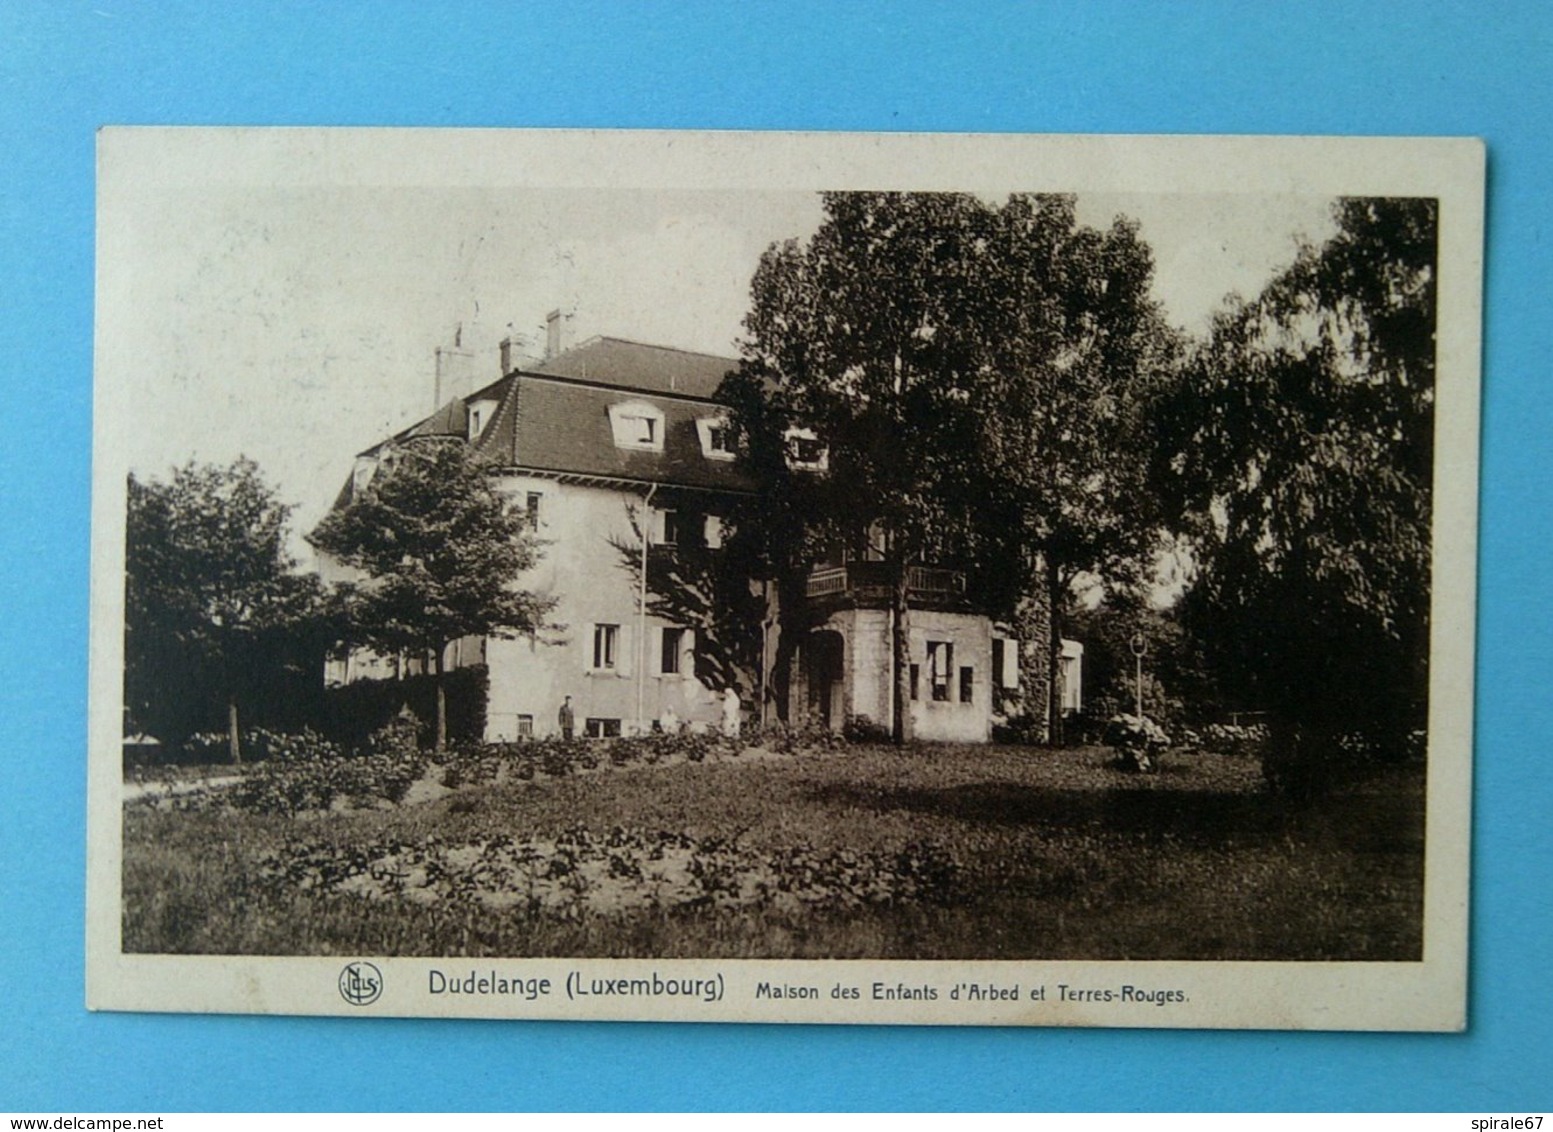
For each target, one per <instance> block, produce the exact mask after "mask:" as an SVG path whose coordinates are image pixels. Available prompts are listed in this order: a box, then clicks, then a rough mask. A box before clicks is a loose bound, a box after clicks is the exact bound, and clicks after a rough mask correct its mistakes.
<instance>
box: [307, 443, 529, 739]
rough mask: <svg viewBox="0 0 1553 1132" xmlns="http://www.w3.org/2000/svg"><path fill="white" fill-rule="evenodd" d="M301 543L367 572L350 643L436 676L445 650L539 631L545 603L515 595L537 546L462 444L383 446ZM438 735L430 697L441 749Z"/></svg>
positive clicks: (357, 594)
mask: <svg viewBox="0 0 1553 1132" xmlns="http://www.w3.org/2000/svg"><path fill="white" fill-rule="evenodd" d="M309 539H310V541H311V542H312V543H313V545H314V546H316V547H317V548H318V549H319V550H321V551H323V552H324V553H326V554H329V555H331V556H332V557H334V558H336V559H338V560H339V561H341V562H343V563H345V564H346V565H348V566H352V567H355V568H356V569H358V570H361V571H362V572H363V574H364V575H365V578H364V580H362V581H361V582H360V583H358V584H354V585H351V586H349V587H348V589H347V591H346V592H347V595H348V601H349V604H350V606H351V608H352V610H353V615H352V623H353V626H354V631H353V636H354V637H355V638H356V639H357V641H358V642H359V643H361V644H367V645H370V646H372V647H374V648H379V649H383V650H385V651H398V650H401V649H403V650H409V651H419V652H423V653H425V652H430V653H431V654H432V655H433V661H434V665H435V667H436V670H437V672H438V674H439V675H440V673H441V670H442V663H443V651H444V649H445V648H446V647H447V646H448V645H449V644H450V643H451V642H453V641H455V640H457V639H459V638H460V637H465V636H496V637H512V636H517V635H520V634H523V633H532V632H536V631H539V630H540V629H542V628H544V623H545V616H546V614H547V613H548V612H549V610H550V608H551V606H552V605H553V601H552V600H551V599H549V598H544V597H541V596H539V595H537V594H534V593H531V592H529V591H526V590H523V589H520V588H519V587H518V584H517V582H518V577H519V575H520V574H522V572H523V571H524V570H527V569H528V568H529V567H531V566H532V565H534V563H535V561H536V560H537V558H538V554H539V544H538V541H537V540H536V538H535V536H534V534H533V532H532V531H531V530H530V529H529V527H528V524H527V522H526V521H525V519H524V517H523V516H522V515H521V514H520V513H519V512H518V511H517V510H516V509H515V508H514V507H513V506H512V505H511V503H510V502H509V501H508V500H507V499H506V497H505V496H503V495H502V494H501V492H500V491H498V490H497V488H496V487H495V485H494V484H493V483H492V482H491V479H490V475H489V472H488V471H487V470H486V468H485V467H484V466H483V465H481V464H480V463H478V462H477V461H476V460H474V459H473V458H472V457H471V455H470V453H469V450H468V448H467V446H465V445H464V444H463V443H462V442H461V441H457V440H435V441H423V442H417V443H412V444H407V445H404V446H402V447H398V448H394V449H390V450H389V451H388V452H386V453H385V454H384V455H383V457H382V460H381V465H380V467H379V469H378V472H377V474H376V476H375V477H374V478H373V479H372V481H371V482H370V483H369V484H368V485H367V486H366V488H365V489H364V490H362V491H361V492H359V493H358V494H357V495H356V496H355V497H354V498H353V499H352V500H351V502H350V503H349V504H347V505H346V506H345V507H342V508H339V509H337V510H335V511H333V512H331V513H330V514H329V515H328V516H326V517H325V518H324V520H323V522H322V523H320V524H319V525H318V527H317V528H316V529H315V530H314V531H313V533H312V534H311V535H310V536H309ZM445 727H446V724H445V709H444V706H443V698H442V697H441V696H440V695H439V697H438V719H437V728H438V729H437V742H438V746H439V748H440V747H441V746H442V745H443V744H444V743H445V738H446V730H445Z"/></svg>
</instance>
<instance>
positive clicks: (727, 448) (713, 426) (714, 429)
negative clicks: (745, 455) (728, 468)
mask: <svg viewBox="0 0 1553 1132" xmlns="http://www.w3.org/2000/svg"><path fill="white" fill-rule="evenodd" d="M696 434H697V435H698V436H699V437H700V438H701V455H703V456H705V457H706V458H707V459H708V460H732V459H733V458H734V451H733V445H734V439H733V427H732V426H731V425H730V424H729V423H728V421H727V419H726V418H723V417H701V418H699V419H697V421H696Z"/></svg>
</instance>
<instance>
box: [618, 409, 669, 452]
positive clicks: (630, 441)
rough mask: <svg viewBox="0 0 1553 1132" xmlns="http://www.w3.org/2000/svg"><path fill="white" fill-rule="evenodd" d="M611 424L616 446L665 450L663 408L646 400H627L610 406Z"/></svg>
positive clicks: (648, 450)
mask: <svg viewBox="0 0 1553 1132" xmlns="http://www.w3.org/2000/svg"><path fill="white" fill-rule="evenodd" d="M609 424H610V428H611V430H612V431H613V432H614V434H615V447H616V448H635V449H639V450H641V451H644V452H662V451H663V410H662V409H660V408H658V407H657V406H656V405H649V404H648V403H647V402H645V401H626V402H623V403H621V404H618V405H611V406H610V407H609Z"/></svg>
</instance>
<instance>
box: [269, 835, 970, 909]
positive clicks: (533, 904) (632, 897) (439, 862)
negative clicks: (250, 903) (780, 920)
mask: <svg viewBox="0 0 1553 1132" xmlns="http://www.w3.org/2000/svg"><path fill="white" fill-rule="evenodd" d="M958 871H959V866H958V864H957V863H956V861H955V860H954V858H953V857H952V856H951V855H949V854H948V853H946V852H944V851H942V850H940V849H938V848H936V847H935V846H932V845H923V844H912V845H907V846H905V847H904V848H902V849H901V850H900V851H898V852H894V853H891V852H861V851H858V852H854V851H851V850H827V851H821V850H816V849H813V848H810V847H808V846H797V847H791V848H786V849H780V850H775V851H771V850H766V851H761V850H757V849H753V848H748V847H745V846H742V845H740V844H739V843H738V839H737V838H724V837H715V836H714V837H703V838H699V839H698V838H694V837H691V836H689V835H687V834H685V833H671V832H657V833H645V832H641V831H636V830H626V829H623V828H621V827H619V826H617V827H615V828H613V829H611V830H610V831H609V832H608V833H607V834H605V835H603V836H596V835H594V834H592V833H590V832H589V831H588V830H586V829H582V828H577V829H571V830H568V831H566V832H564V833H562V834H560V835H558V836H557V837H555V838H553V839H545V838H521V839H519V838H512V837H506V836H495V837H489V838H484V839H478V840H473V841H468V842H463V843H458V844H445V843H443V842H442V841H441V840H439V839H438V838H435V837H431V838H427V839H425V840H424V841H419V842H413V843H407V842H400V841H378V842H374V843H371V844H367V845H359V846H355V847H352V848H348V849H347V848H342V847H340V846H336V845H332V844H313V845H300V846H295V847H288V848H287V849H285V850H283V851H281V852H279V853H276V854H273V855H271V856H270V857H268V858H266V859H264V860H263V861H261V862H260V865H259V876H260V878H261V882H262V883H264V884H266V885H269V886H271V887H275V888H277V889H281V890H285V891H303V892H307V891H312V892H335V893H344V894H352V895H355V896H359V897H362V898H364V899H369V900H374V901H408V902H410V903H413V904H419V905H428V906H432V905H444V904H451V905H463V904H474V905H478V906H481V907H483V908H487V909H494V910H506V909H516V910H521V911H523V912H527V913H531V914H537V913H547V914H560V915H563V916H582V915H585V914H589V913H610V912H625V911H637V910H642V909H653V910H670V909H680V908H699V907H707V906H715V907H719V908H744V907H761V908H774V909H776V910H779V911H798V910H802V909H846V908H859V907H863V906H865V905H893V904H899V903H906V902H915V901H922V900H942V899H944V898H946V897H947V896H948V894H949V893H950V892H951V890H952V889H953V885H954V881H955V878H956V875H957V873H958Z"/></svg>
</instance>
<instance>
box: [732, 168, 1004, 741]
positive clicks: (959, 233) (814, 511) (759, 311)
mask: <svg viewBox="0 0 1553 1132" xmlns="http://www.w3.org/2000/svg"><path fill="white" fill-rule="evenodd" d="M824 207H825V212H826V220H825V223H824V224H823V225H822V226H821V228H820V229H819V231H818V232H816V233H815V235H814V236H813V238H812V239H811V240H810V241H809V242H808V244H807V245H804V246H800V245H799V244H798V243H797V242H793V241H790V242H788V243H786V244H782V245H778V246H775V247H773V248H771V249H770V250H768V251H767V253H766V255H765V256H764V257H763V258H762V260H761V264H760V267H759V269H758V270H757V272H756V274H755V278H754V281H753V284H752V288H751V291H752V294H751V310H750V313H749V315H748V316H747V317H746V319H745V329H746V338H745V341H744V346H743V359H742V363H741V367H740V371H739V373H738V374H737V375H736V376H735V377H734V378H733V379H732V380H731V381H730V382H729V383H728V384H727V385H726V386H725V389H724V394H725V397H726V398H727V399H728V400H730V401H731V402H732V403H733V405H734V408H735V411H736V413H737V414H738V417H739V420H740V423H741V427H742V430H743V432H744V434H745V436H746V439H747V442H748V444H749V445H750V449H751V457H752V465H753V466H754V467H755V468H756V470H757V474H759V475H760V476H761V477H762V479H763V480H764V485H765V487H766V489H767V498H768V500H769V501H770V502H769V507H770V510H771V512H772V513H773V518H774V522H772V523H770V525H769V526H768V527H767V531H768V540H767V545H768V547H769V548H770V551H771V553H770V554H769V555H768V558H769V559H770V560H771V561H772V562H773V565H776V566H779V567H781V571H780V573H781V576H782V577H783V578H785V584H784V585H783V588H784V589H785V590H786V591H787V592H785V593H783V595H782V597H783V598H784V599H785V600H783V601H782V603H781V607H782V610H783V615H784V620H785V621H787V622H788V625H787V626H785V628H795V627H797V626H796V625H795V624H794V622H795V621H796V620H799V619H801V617H802V614H801V613H800V612H799V610H800V609H801V608H802V605H803V602H802V600H801V597H800V594H801V590H799V589H798V586H797V584H796V580H797V579H798V578H799V577H801V573H802V572H803V571H806V570H807V567H808V565H809V564H810V563H811V562H812V561H813V558H814V555H815V553H816V552H817V550H818V548H819V547H820V546H821V545H823V544H824V543H825V542H826V541H831V540H837V541H839V540H853V539H855V538H857V537H858V535H859V534H860V532H861V530H862V529H863V528H864V527H866V526H868V525H870V524H872V525H874V526H875V528H876V530H878V531H880V532H882V534H883V540H882V547H881V548H880V549H881V550H882V552H883V558H884V561H885V563H886V568H887V570H888V571H889V574H890V577H891V578H892V580H893V592H894V598H893V601H892V611H893V618H892V620H893V625H894V628H893V633H892V636H893V652H894V669H895V679H894V688H895V691H894V712H893V716H894V732H895V738H896V740H897V741H898V742H900V741H904V740H905V739H906V738H907V737H908V735H909V727H910V721H909V713H908V712H907V711H906V704H907V702H908V697H909V686H908V683H907V681H908V675H907V674H908V671H909V633H910V627H909V622H910V608H909V602H908V600H907V596H908V581H907V580H908V567H909V566H910V565H911V564H912V563H914V562H919V561H923V560H927V559H931V558H934V557H936V556H938V555H939V554H941V553H944V552H946V551H948V550H950V549H951V548H957V547H958V543H959V538H958V532H960V531H961V530H962V529H963V528H964V526H965V523H966V518H967V517H966V513H965V511H964V510H963V509H962V508H959V507H956V506H954V505H953V503H952V501H951V497H952V494H953V492H952V491H951V490H949V488H950V485H954V484H958V485H963V484H964V483H965V482H966V471H967V469H968V467H969V454H970V449H971V444H972V440H973V436H974V431H973V424H974V420H973V413H972V412H971V411H970V408H969V403H970V401H971V399H972V392H973V389H974V378H975V367H976V364H977V355H976V346H975V340H974V335H973V333H972V332H971V328H970V327H967V326H966V325H964V324H963V322H962V320H961V317H960V316H961V312H962V310H963V308H964V307H965V306H966V302H967V293H968V291H969V290H970V289H971V288H973V287H974V286H975V285H976V271H977V269H978V262H977V258H978V257H977V248H978V244H979V241H981V240H982V239H983V238H984V237H983V234H982V230H983V229H984V227H985V224H986V219H987V216H986V209H985V208H984V207H983V206H982V205H981V204H980V203H979V202H978V201H976V200H975V199H974V198H972V197H967V196H959V195H950V194H930V193H829V194H826V195H825V197H824ZM793 427H810V428H813V429H814V430H815V431H816V432H817V433H818V434H819V438H818V439H819V442H820V443H822V444H823V445H824V447H825V449H826V460H827V465H828V466H827V470H826V474H825V475H824V476H816V475H812V474H809V473H807V472H805V471H802V470H795V469H794V468H793V467H792V466H791V461H790V460H789V455H790V452H789V449H788V447H787V444H788V439H789V430H790V429H791V428H793ZM771 533H780V534H781V535H782V536H794V541H791V542H789V543H788V544H787V546H786V549H780V548H778V547H776V546H775V545H774V543H772V542H771V540H770V538H769V534H771ZM789 636H790V635H789V633H787V632H784V634H783V637H784V641H786V640H787V639H789ZM789 648H790V646H789Z"/></svg>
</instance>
